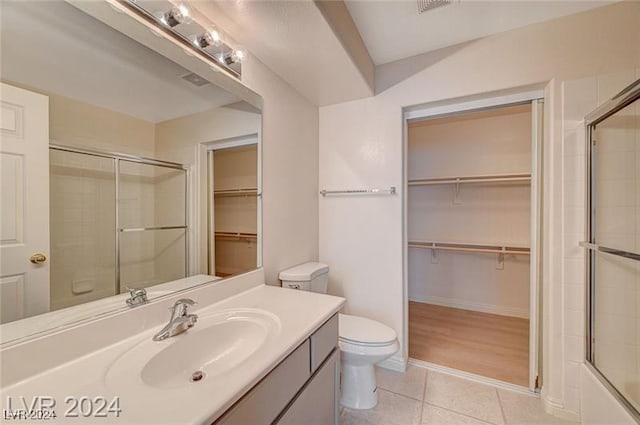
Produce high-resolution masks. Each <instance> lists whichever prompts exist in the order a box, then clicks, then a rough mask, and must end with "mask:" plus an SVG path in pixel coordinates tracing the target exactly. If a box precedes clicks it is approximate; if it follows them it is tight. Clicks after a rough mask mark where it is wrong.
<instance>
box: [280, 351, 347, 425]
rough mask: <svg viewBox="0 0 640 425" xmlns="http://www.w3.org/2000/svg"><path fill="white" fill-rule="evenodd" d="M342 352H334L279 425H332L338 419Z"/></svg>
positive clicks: (283, 416)
mask: <svg viewBox="0 0 640 425" xmlns="http://www.w3.org/2000/svg"><path fill="white" fill-rule="evenodd" d="M339 358H340V350H334V351H333V354H331V355H330V356H329V358H328V359H327V361H326V362H325V363H324V364H323V365H322V367H321V368H320V369H319V370H318V372H317V373H316V374H315V375H313V378H311V380H310V381H309V383H308V384H307V386H306V387H305V388H304V390H303V391H302V392H301V393H300V395H299V396H298V398H296V399H295V401H294V402H293V404H292V405H291V406H290V407H289V410H287V411H286V412H285V413H284V414H283V415H282V417H281V418H280V420H279V421H278V422H277V425H302V424H304V425H331V424H337V417H338V410H337V409H338V406H337V403H338V396H337V394H338V387H337V385H338V379H339V378H338V374H339V373H340V372H339V370H340V363H339Z"/></svg>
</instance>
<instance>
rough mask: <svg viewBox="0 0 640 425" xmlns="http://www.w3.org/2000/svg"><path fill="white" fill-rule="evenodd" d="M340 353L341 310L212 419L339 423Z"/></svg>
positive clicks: (262, 424)
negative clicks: (229, 406) (217, 417)
mask: <svg viewBox="0 0 640 425" xmlns="http://www.w3.org/2000/svg"><path fill="white" fill-rule="evenodd" d="M339 359H340V350H339V349H338V316H337V314H336V315H334V316H333V317H332V318H331V319H329V320H327V321H326V322H325V323H324V324H323V325H322V326H321V327H320V328H319V329H318V330H317V331H316V332H314V333H313V334H312V335H311V336H310V337H309V338H307V339H306V340H305V341H304V342H303V343H302V344H300V345H299V346H298V348H296V349H295V350H294V351H293V353H291V354H289V356H287V358H285V359H284V360H283V361H282V362H280V364H278V365H277V366H276V367H275V368H274V369H273V370H272V371H271V372H270V373H269V374H268V375H267V376H266V377H265V378H264V379H263V380H262V381H260V382H259V383H258V384H257V385H256V386H255V387H253V388H252V389H251V390H249V392H248V393H247V394H245V395H244V396H243V397H242V398H241V399H240V400H239V401H238V402H237V403H236V404H234V405H233V406H232V407H231V408H230V409H229V410H227V412H225V413H224V415H223V416H222V417H220V418H219V419H218V420H216V421H215V422H214V423H213V425H272V424H277V425H300V424H303V423H304V424H305V425H316V424H317V425H330V424H334V425H337V424H338V391H339V374H340V360H339Z"/></svg>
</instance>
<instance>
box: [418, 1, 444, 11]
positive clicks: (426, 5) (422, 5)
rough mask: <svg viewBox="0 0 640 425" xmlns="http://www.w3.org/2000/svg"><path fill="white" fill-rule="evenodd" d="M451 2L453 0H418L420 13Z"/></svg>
mask: <svg viewBox="0 0 640 425" xmlns="http://www.w3.org/2000/svg"><path fill="white" fill-rule="evenodd" d="M451 3H452V0H418V13H424V12H427V11H429V10H433V9H435V8H437V7H442V6H447V5H449V4H451Z"/></svg>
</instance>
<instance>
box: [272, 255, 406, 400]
mask: <svg viewBox="0 0 640 425" xmlns="http://www.w3.org/2000/svg"><path fill="white" fill-rule="evenodd" d="M279 277H280V280H281V281H282V287H283V288H290V289H299V290H302V291H311V292H318V293H321V294H326V293H327V283H328V282H329V266H327V265H326V264H322V263H304V264H300V265H298V266H295V267H292V268H290V269H287V270H283V271H282V272H280V275H279ZM338 322H339V346H340V357H341V364H342V379H341V381H342V385H341V396H340V404H341V405H343V406H344V407H348V408H351V409H371V408H373V407H375V406H376V404H378V393H377V391H376V375H375V370H374V365H375V364H376V363H378V362H380V361H382V360H385V359H387V358H389V357H391V356H392V355H393V354H395V352H396V351H398V348H399V347H400V345H399V344H398V338H397V335H396V332H395V331H394V330H393V329H391V328H390V327H388V326H386V325H383V324H382V323H380V322H377V321H375V320H371V319H367V318H365V317H359V316H352V315H349V314H342V313H340V314H339V315H338Z"/></svg>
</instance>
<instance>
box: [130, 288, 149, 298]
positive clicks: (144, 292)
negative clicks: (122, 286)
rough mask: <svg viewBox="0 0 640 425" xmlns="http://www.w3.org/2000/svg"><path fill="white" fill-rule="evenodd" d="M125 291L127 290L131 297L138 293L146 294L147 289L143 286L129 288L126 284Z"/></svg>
mask: <svg viewBox="0 0 640 425" xmlns="http://www.w3.org/2000/svg"><path fill="white" fill-rule="evenodd" d="M127 291H129V295H130V296H131V297H137V296H139V295H147V290H146V289H144V288H129V287H128V286H127Z"/></svg>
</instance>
